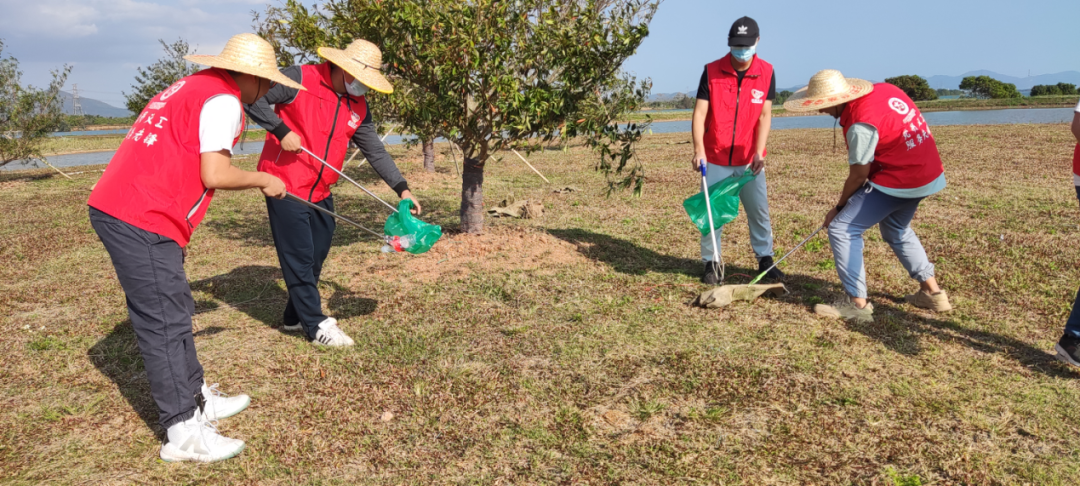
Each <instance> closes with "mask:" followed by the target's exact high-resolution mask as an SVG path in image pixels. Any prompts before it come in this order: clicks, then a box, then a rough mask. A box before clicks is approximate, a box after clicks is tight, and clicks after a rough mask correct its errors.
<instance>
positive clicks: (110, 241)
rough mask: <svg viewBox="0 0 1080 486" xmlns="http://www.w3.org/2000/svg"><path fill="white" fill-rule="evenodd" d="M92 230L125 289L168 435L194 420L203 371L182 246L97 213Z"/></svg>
mask: <svg viewBox="0 0 1080 486" xmlns="http://www.w3.org/2000/svg"><path fill="white" fill-rule="evenodd" d="M90 224H91V225H92V226H93V227H94V231H96V232H97V234H98V238H101V243H102V244H104V245H105V249H106V250H108V252H109V257H111V258H112V262H113V267H114V268H115V269H116V277H117V279H119V280H120V286H121V287H123V288H124V295H125V296H126V297H127V308H128V316H129V317H131V327H132V328H134V329H135V337H136V338H137V339H138V342H139V351H141V352H142V357H143V365H144V366H145V367H146V379H147V381H149V382H150V393H151V394H152V395H153V396H154V402H156V403H157V406H158V411H159V414H160V418H159V423H160V424H161V426H162V427H165V428H166V429H167V428H169V426H170V425H173V424H176V423H178V422H182V421H184V420H187V419H190V418H191V417H192V416H193V415H194V414H195V407H196V399H195V395H197V394H199V393H200V391H201V387H202V383H203V369H202V365H200V364H199V358H198V357H197V356H196V355H195V341H194V338H193V337H192V335H191V316H192V314H194V313H195V300H194V299H192V297H191V287H190V286H188V282H187V276H186V275H185V274H184V255H183V251H182V250H181V249H180V245H178V244H177V243H176V242H175V241H173V240H172V239H169V238H166V237H164V236H161V235H159V234H156V233H151V232H149V231H145V230H142V229H139V228H136V227H135V226H132V225H130V224H128V223H125V222H123V221H120V220H119V219H116V218H114V217H112V216H109V215H108V214H105V213H103V212H101V211H99V210H97V209H95V208H92V207H91V208H90Z"/></svg>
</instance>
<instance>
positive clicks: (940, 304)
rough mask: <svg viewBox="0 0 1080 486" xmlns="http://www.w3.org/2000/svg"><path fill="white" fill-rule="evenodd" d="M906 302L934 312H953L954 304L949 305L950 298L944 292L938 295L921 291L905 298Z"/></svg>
mask: <svg viewBox="0 0 1080 486" xmlns="http://www.w3.org/2000/svg"><path fill="white" fill-rule="evenodd" d="M904 300H906V301H907V303H909V304H911V305H913V306H915V307H921V308H923V309H930V310H932V311H934V312H949V311H951V310H952V304H950V303H949V296H948V294H946V293H945V291H944V290H942V291H940V292H938V293H936V294H931V293H930V292H927V291H925V290H920V291H918V292H915V293H914V294H911V295H908V296H906V297H904Z"/></svg>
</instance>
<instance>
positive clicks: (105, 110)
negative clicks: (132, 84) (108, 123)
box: [60, 91, 131, 117]
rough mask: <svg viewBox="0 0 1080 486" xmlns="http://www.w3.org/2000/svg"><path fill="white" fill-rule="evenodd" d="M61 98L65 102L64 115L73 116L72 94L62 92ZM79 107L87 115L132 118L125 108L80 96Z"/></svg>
mask: <svg viewBox="0 0 1080 486" xmlns="http://www.w3.org/2000/svg"><path fill="white" fill-rule="evenodd" d="M60 97H61V98H62V99H63V100H64V113H65V114H68V115H70V114H71V106H72V103H71V98H72V96H71V93H68V92H67V91H61V92H60ZM79 105H80V106H82V110H83V113H86V114H87V115H97V116H108V117H125V116H131V112H129V111H127V109H124V108H117V107H115V106H113V105H110V104H108V103H105V102H103V101H98V100H95V99H91V98H86V97H84V96H79Z"/></svg>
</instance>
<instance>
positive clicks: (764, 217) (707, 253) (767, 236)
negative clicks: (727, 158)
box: [701, 164, 773, 262]
mask: <svg viewBox="0 0 1080 486" xmlns="http://www.w3.org/2000/svg"><path fill="white" fill-rule="evenodd" d="M748 170H750V166H749V165H740V166H726V165H716V164H709V167H708V169H707V170H706V172H705V181H706V182H707V183H708V184H709V186H712V185H713V184H716V183H717V182H720V181H722V180H724V179H726V178H728V177H731V176H736V177H738V176H741V175H742V174H743V172H746V171H748ZM766 186H767V184H766V183H765V170H762V171H761V173H760V174H758V176H757V178H755V179H754V180H752V181H750V182H749V183H747V184H746V185H745V186H743V188H742V190H741V191H740V192H739V201H740V202H741V203H742V207H743V210H744V211H746V221H747V222H748V223H749V224H750V246H751V247H752V248H753V249H754V255H755V256H757V257H758V258H762V257H767V256H772V255H773V237H772V221H770V220H769V193H768V191H767V190H766ZM715 232H716V244H718V245H719V244H720V236H721V234H722V233H723V232H724V229H723V228H722V227H721V228H717V229H716V231H715ZM712 250H713V247H712V238H710V237H709V235H705V236H703V237H701V259H702V260H705V261H707V262H711V261H712V259H713V253H712ZM719 250H720V249H719V248H718V249H717V253H719Z"/></svg>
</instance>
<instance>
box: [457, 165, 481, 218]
mask: <svg viewBox="0 0 1080 486" xmlns="http://www.w3.org/2000/svg"><path fill="white" fill-rule="evenodd" d="M461 230H462V231H464V232H466V233H483V232H484V161H483V160H476V159H470V158H466V159H465V162H464V163H463V164H462V174H461Z"/></svg>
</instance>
